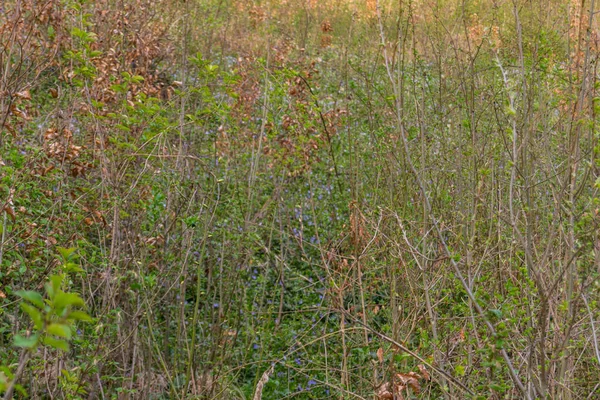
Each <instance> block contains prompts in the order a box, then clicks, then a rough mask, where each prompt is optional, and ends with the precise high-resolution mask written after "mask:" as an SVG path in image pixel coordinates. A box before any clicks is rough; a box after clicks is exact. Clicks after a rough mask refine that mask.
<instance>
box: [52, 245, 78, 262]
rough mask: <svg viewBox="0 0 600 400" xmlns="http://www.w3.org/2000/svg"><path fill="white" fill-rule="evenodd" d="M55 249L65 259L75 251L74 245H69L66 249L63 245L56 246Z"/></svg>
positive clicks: (69, 257)
mask: <svg viewBox="0 0 600 400" xmlns="http://www.w3.org/2000/svg"><path fill="white" fill-rule="evenodd" d="M56 250H58V252H59V253H60V255H61V256H62V258H63V259H64V260H65V261H67V260H70V259H71V257H72V256H73V253H75V250H76V249H75V247H69V248H68V249H65V248H64V247H60V246H58V247H57V248H56Z"/></svg>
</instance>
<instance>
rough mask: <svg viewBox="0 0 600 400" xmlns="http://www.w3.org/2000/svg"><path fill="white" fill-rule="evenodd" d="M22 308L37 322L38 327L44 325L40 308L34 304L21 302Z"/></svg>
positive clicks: (36, 326)
mask: <svg viewBox="0 0 600 400" xmlns="http://www.w3.org/2000/svg"><path fill="white" fill-rule="evenodd" d="M21 310H23V311H25V312H26V313H27V314H28V315H29V317H30V318H31V320H32V321H33V323H34V324H35V328H36V329H41V328H42V325H43V321H42V313H41V312H40V310H38V309H37V308H35V307H34V306H32V305H31V304H27V303H21Z"/></svg>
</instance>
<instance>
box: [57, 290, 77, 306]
mask: <svg viewBox="0 0 600 400" xmlns="http://www.w3.org/2000/svg"><path fill="white" fill-rule="evenodd" d="M53 304H54V307H55V308H56V309H62V308H65V307H69V306H84V305H85V303H84V302H83V299H82V298H81V297H79V295H78V294H76V293H65V292H62V291H61V292H59V293H57V294H56V296H55V297H54V302H53Z"/></svg>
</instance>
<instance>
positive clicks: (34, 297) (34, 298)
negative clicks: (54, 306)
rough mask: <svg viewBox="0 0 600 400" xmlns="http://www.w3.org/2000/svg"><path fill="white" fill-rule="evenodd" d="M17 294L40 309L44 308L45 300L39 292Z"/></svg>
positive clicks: (26, 291)
mask: <svg viewBox="0 0 600 400" xmlns="http://www.w3.org/2000/svg"><path fill="white" fill-rule="evenodd" d="M15 294H16V295H17V296H19V297H21V298H23V299H25V300H27V301H29V302H31V303H33V304H34V305H36V306H38V307H39V308H43V307H44V299H43V298H42V295H41V294H39V293H38V292H35V291H33V290H18V291H16V292H15Z"/></svg>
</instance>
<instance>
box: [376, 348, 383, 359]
mask: <svg viewBox="0 0 600 400" xmlns="http://www.w3.org/2000/svg"><path fill="white" fill-rule="evenodd" d="M377 358H378V359H379V362H380V363H382V362H383V349H382V348H381V347H380V348H379V349H377Z"/></svg>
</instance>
